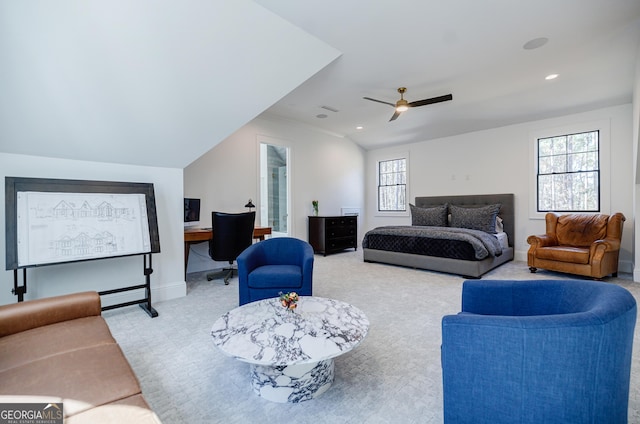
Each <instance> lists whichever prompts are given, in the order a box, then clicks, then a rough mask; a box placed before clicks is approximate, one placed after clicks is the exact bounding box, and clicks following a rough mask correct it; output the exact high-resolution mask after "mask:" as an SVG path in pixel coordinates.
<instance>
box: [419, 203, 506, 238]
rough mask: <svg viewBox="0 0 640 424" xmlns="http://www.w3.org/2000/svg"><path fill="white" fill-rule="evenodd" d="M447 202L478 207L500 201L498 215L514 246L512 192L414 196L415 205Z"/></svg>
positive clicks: (426, 206) (421, 206)
mask: <svg viewBox="0 0 640 424" xmlns="http://www.w3.org/2000/svg"><path fill="white" fill-rule="evenodd" d="M445 203H448V204H450V205H455V206H460V207H465V208H478V207H482V206H486V205H493V204H496V203H500V204H501V205H502V207H501V208H500V212H499V213H498V215H499V216H500V218H502V224H503V225H504V232H505V233H507V235H508V236H509V246H515V228H516V226H515V208H514V202H513V194H512V193H510V194H471V195H467V196H420V197H416V206H418V207H420V208H429V207H433V206H440V205H444V204H445Z"/></svg>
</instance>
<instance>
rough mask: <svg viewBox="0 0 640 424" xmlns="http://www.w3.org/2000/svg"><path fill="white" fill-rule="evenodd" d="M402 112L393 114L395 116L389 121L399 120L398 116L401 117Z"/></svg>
mask: <svg viewBox="0 0 640 424" xmlns="http://www.w3.org/2000/svg"><path fill="white" fill-rule="evenodd" d="M401 113H402V112H398V111H397V110H396V111H395V112H394V113H393V116H392V117H391V119H389V122H391V121H395V120H396V119H398V116H400V114H401Z"/></svg>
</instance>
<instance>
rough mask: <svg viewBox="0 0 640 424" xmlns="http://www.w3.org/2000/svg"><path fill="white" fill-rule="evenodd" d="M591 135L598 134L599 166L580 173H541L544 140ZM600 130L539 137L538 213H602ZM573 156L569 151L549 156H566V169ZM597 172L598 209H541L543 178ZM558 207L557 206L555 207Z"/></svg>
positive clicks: (537, 157) (537, 153)
mask: <svg viewBox="0 0 640 424" xmlns="http://www.w3.org/2000/svg"><path fill="white" fill-rule="evenodd" d="M589 133H596V143H597V150H596V152H597V156H598V157H597V161H596V162H597V164H596V167H595V168H593V169H585V170H579V171H570V170H568V169H565V171H564V172H547V173H540V161H541V156H540V151H539V148H540V142H541V141H542V140H548V139H551V138H560V137H564V138H566V139H567V141H568V139H569V137H571V136H575V135H581V134H589ZM600 144H601V143H600V130H598V129H593V130H588V131H581V132H577V133H570V134H556V135H554V136H551V137H539V138H538V139H537V140H536V211H537V212H538V213H547V212H558V213H600V211H601V209H602V204H601V192H602V190H601V186H602V179H601V176H602V171H601V167H600V156H601V154H600V150H601V146H600ZM580 153H588V151H585V152H580ZM570 155H571V153H569V152H568V151H565V152H564V153H562V154H552V155H549V156H564V157H565V158H567V160H566V161H565V162H566V163H565V165H566V168H568V163H569V160H568V158H569V156H570ZM593 172H595V174H596V175H597V177H596V178H597V187H596V191H597V208H595V209H554V208H552V209H540V206H541V205H540V178H541V177H546V176H552V175H572V174H588V173H593ZM555 206H557V205H555Z"/></svg>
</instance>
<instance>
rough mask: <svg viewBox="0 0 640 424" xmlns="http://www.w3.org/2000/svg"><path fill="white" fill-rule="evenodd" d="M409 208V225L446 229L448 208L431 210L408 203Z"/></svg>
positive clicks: (439, 207) (438, 207)
mask: <svg viewBox="0 0 640 424" xmlns="http://www.w3.org/2000/svg"><path fill="white" fill-rule="evenodd" d="M409 207H411V225H425V226H431V227H446V226H447V212H448V206H447V205H446V204H444V205H442V206H436V207H433V208H419V207H417V206H414V205H412V204H411V203H409Z"/></svg>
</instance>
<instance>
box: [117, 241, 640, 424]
mask: <svg viewBox="0 0 640 424" xmlns="http://www.w3.org/2000/svg"><path fill="white" fill-rule="evenodd" d="M205 274H206V273H194V274H189V275H188V295H187V296H186V297H184V298H180V299H174V300H171V301H167V302H160V303H156V304H155V305H154V306H155V308H156V309H157V310H158V312H159V316H158V317H157V318H154V319H151V318H149V317H148V316H147V315H146V314H145V313H144V312H143V311H142V310H141V309H140V308H138V307H135V306H134V307H128V308H123V309H119V310H113V311H108V312H105V313H104V315H105V317H106V318H107V321H108V323H109V326H110V327H111V330H112V332H113V334H114V336H115V337H116V339H117V340H118V342H119V343H120V345H121V346H122V349H123V350H124V352H125V354H126V355H127V357H128V359H129V361H130V363H131V365H132V367H133V369H134V370H135V372H136V374H137V375H138V377H139V379H140V382H141V384H142V390H143V393H144V394H145V397H146V399H147V400H148V402H149V403H150V404H151V406H152V407H153V409H154V410H155V411H156V412H157V413H158V415H159V416H160V418H161V419H162V420H163V422H164V423H165V424H182V423H185V424H198V423H225V424H228V423H252V422H265V423H267V422H268V423H276V422H283V423H285V422H295V423H300V424H302V423H354V424H355V423H367V424H373V423H376V424H378V423H389V424H391V423H393V424H396V423H442V381H441V378H442V374H441V370H440V341H441V339H440V324H441V319H442V316H443V315H446V314H455V313H457V312H458V311H459V310H460V288H461V283H462V281H463V278H462V277H459V276H453V275H448V274H440V273H434V272H428V271H421V270H414V269H409V268H402V267H397V266H391V265H382V264H371V263H365V262H363V261H362V251H361V250H358V251H357V252H353V251H346V252H344V253H340V254H336V255H331V256H327V257H323V256H320V255H316V257H315V269H314V295H317V296H322V297H330V298H335V299H339V300H342V301H345V302H349V303H352V304H353V305H355V306H357V307H358V308H360V309H362V310H363V311H364V312H365V314H367V317H368V318H369V321H370V323H371V327H370V330H369V334H368V335H367V337H366V339H365V340H364V341H363V342H362V343H361V344H360V345H359V346H358V347H357V348H356V349H355V350H353V351H352V352H349V353H347V354H345V355H343V356H340V357H338V358H336V361H335V364H336V379H335V382H334V384H333V386H332V387H331V388H330V389H329V391H327V392H326V393H324V394H323V395H322V396H320V397H319V398H317V399H314V400H311V401H307V402H303V403H300V404H277V403H272V402H269V401H265V400H264V399H262V398H260V397H258V396H256V395H255V394H254V393H253V391H252V389H251V387H250V383H249V374H248V373H249V366H248V365H247V364H245V363H242V362H239V361H236V360H233V359H231V358H228V357H226V356H224V355H223V354H222V353H221V352H219V351H218V350H217V349H216V348H215V347H214V346H213V343H212V342H211V338H210V336H209V331H210V328H211V325H212V324H213V322H214V321H215V320H216V319H217V318H218V317H219V316H220V315H222V314H224V313H225V312H227V311H228V310H230V309H233V308H234V307H236V306H237V304H238V287H237V282H238V280H237V277H234V278H233V279H232V280H231V284H230V285H229V286H225V285H224V284H223V283H222V280H213V281H210V282H208V281H206V278H205ZM531 278H537V279H545V278H562V279H567V278H571V277H568V276H566V275H562V274H556V273H551V272H545V271H540V272H538V273H537V274H530V273H529V271H528V269H527V266H526V264H525V263H522V262H510V263H508V264H505V265H503V266H502V267H500V268H498V269H497V270H494V271H492V272H490V273H489V274H487V275H485V276H484V277H483V279H518V280H524V279H531ZM608 281H609V282H611V283H615V284H620V285H622V286H624V287H626V288H628V289H629V290H630V291H631V292H632V293H633V294H634V296H635V297H636V299H640V283H634V282H633V281H631V277H630V276H628V275H622V276H621V278H616V279H609V280H608ZM638 334H640V330H639V329H636V341H635V344H634V358H633V370H632V379H631V395H630V400H629V401H630V404H629V422H630V423H640V354H639V353H638V349H639V348H640V339H639V338H638Z"/></svg>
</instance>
